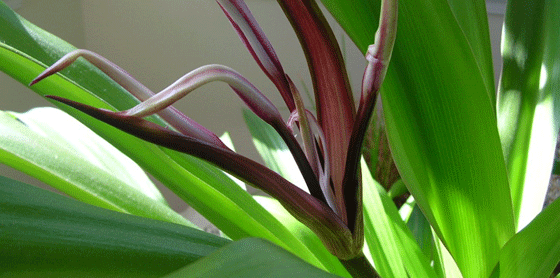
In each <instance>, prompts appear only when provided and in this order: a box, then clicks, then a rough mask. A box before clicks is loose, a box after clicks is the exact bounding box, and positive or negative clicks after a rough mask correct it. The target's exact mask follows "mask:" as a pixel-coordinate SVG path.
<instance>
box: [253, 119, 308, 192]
mask: <svg viewBox="0 0 560 278" xmlns="http://www.w3.org/2000/svg"><path fill="white" fill-rule="evenodd" d="M243 118H244V119H245V123H246V124H247V127H248V128H249V132H251V136H252V137H253V144H254V145H255V148H256V149H257V151H258V152H259V154H260V155H261V157H262V159H263V160H264V164H265V165H266V166H267V167H268V168H269V169H271V170H273V171H274V172H276V173H278V174H280V175H281V176H282V177H284V178H285V179H287V180H288V181H289V182H291V183H293V184H295V185H297V186H298V187H299V188H301V189H303V190H305V191H306V192H309V190H308V189H307V185H306V184H305V181H304V180H303V176H302V175H301V173H300V172H299V171H294V169H298V167H297V164H296V162H295V160H294V157H293V156H292V153H291V152H290V150H289V149H288V146H286V143H284V140H282V137H280V135H278V133H277V132H276V131H275V130H274V128H272V127H271V126H270V125H268V124H267V123H265V122H264V121H263V120H261V119H260V118H259V117H257V116H256V115H255V114H254V113H251V112H250V111H248V110H243Z"/></svg>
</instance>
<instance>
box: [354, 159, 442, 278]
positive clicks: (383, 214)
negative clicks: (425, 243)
mask: <svg viewBox="0 0 560 278" xmlns="http://www.w3.org/2000/svg"><path fill="white" fill-rule="evenodd" d="M362 171H363V173H362V179H363V181H362V184H363V190H364V191H363V194H364V195H363V196H364V203H363V204H364V230H365V231H364V232H365V241H366V244H367V246H368V249H369V251H370V252H371V257H372V259H373V262H374V264H375V269H376V270H377V271H378V272H379V274H380V275H381V276H382V277H397V278H398V277H407V275H410V277H438V276H437V275H436V273H435V271H434V270H433V269H432V268H431V267H430V262H429V260H428V257H426V256H425V255H424V254H423V253H422V250H421V249H420V247H419V246H418V243H416V241H415V239H414V237H413V235H412V233H411V232H410V230H409V229H408V227H407V226H406V224H405V223H404V221H403V220H402V219H401V216H400V214H399V212H398V211H397V207H396V206H395V204H394V203H393V200H392V199H391V198H390V197H389V196H388V195H387V192H385V189H383V188H382V187H381V185H379V184H378V183H377V182H376V181H375V180H374V179H373V178H372V176H371V174H370V173H369V171H368V170H367V167H366V165H365V161H364V160H362Z"/></svg>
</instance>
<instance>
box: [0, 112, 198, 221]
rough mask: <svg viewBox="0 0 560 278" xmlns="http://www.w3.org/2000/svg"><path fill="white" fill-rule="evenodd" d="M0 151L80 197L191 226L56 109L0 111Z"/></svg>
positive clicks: (138, 174) (114, 153)
mask: <svg viewBox="0 0 560 278" xmlns="http://www.w3.org/2000/svg"><path fill="white" fill-rule="evenodd" d="M0 154H1V155H0V162H2V163H4V164H6V165H10V166H12V167H14V168H17V169H19V170H20V171H23V172H25V173H28V174H29V175H31V176H33V177H36V178H38V179H40V180H41V181H43V182H45V183H47V184H49V185H51V186H53V187H55V188H57V189H59V190H60V191H63V192H65V193H66V194H68V195H70V196H72V197H74V198H76V199H77V200H80V201H82V202H86V203H89V204H92V205H97V206H99V207H103V208H108V209H112V210H115V211H119V212H125V213H130V214H135V215H138V216H144V217H148V218H153V219H157V220H164V221H169V222H174V223H178V224H183V225H190V226H193V225H192V224H191V223H189V222H188V221H186V220H185V219H184V218H183V217H182V216H180V215H179V214H177V213H176V212H174V211H173V210H172V209H171V208H169V206H168V205H167V203H166V202H165V200H164V199H163V196H162V195H161V193H160V192H159V191H158V190H157V188H156V187H155V185H153V184H152V182H151V181H150V179H149V178H148V177H147V176H146V174H145V173H144V172H143V171H142V170H141V169H140V167H138V165H136V163H134V162H133V161H131V160H130V159H129V158H128V157H126V156H125V155H123V154H122V153H121V152H119V151H118V150H117V149H115V148H114V147H112V146H111V145H110V144H109V143H107V142H106V141H105V140H103V139H101V138H100V137H99V136H97V135H96V134H95V133H93V132H92V131H91V130H89V129H88V128H87V127H85V126H84V125H82V124H81V123H80V122H78V121H76V120H75V119H74V118H72V117H70V116H69V115H67V114H65V113H64V112H61V111H60V110H58V109H54V108H36V109H34V110H31V111H29V112H27V113H24V114H18V113H7V112H0ZM122 196H127V197H126V198H123V197H122ZM193 227H194V226H193Z"/></svg>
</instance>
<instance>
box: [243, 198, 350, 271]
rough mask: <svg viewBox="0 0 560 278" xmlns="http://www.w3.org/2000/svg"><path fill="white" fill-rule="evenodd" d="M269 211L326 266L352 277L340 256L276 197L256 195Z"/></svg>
mask: <svg viewBox="0 0 560 278" xmlns="http://www.w3.org/2000/svg"><path fill="white" fill-rule="evenodd" d="M254 198H255V200H257V202H259V204H261V205H262V206H263V207H264V208H265V209H266V210H267V211H268V212H270V213H271V214H272V215H274V217H276V219H278V220H280V221H281V222H282V223H283V224H284V226H286V228H288V229H289V230H290V231H291V232H292V233H293V234H294V235H295V236H296V237H297V238H298V239H299V240H301V242H303V244H305V246H307V247H308V248H309V250H312V251H313V254H315V256H316V257H317V258H318V259H319V261H321V263H322V264H323V265H324V266H325V268H326V269H327V270H328V271H329V272H331V273H334V274H337V275H340V276H343V277H350V274H349V273H348V271H347V270H346V269H345V268H344V266H343V265H342V264H341V263H340V261H339V260H338V258H336V257H335V256H333V255H332V254H331V253H330V252H329V251H328V250H327V248H326V247H325V246H324V245H323V243H322V242H321V240H320V239H319V238H318V237H317V235H315V234H314V233H313V231H311V230H310V229H309V228H308V227H307V226H305V225H303V224H302V223H301V222H299V221H298V220H297V219H295V218H294V217H293V216H292V215H291V214H290V213H289V212H288V211H287V210H286V209H284V207H282V205H281V204H280V202H278V201H277V200H275V199H272V198H270V197H264V196H254Z"/></svg>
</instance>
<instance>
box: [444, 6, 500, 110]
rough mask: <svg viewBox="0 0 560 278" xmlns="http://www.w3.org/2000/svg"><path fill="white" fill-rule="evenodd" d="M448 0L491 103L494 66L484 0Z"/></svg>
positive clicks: (493, 90) (493, 98) (493, 91)
mask: <svg viewBox="0 0 560 278" xmlns="http://www.w3.org/2000/svg"><path fill="white" fill-rule="evenodd" d="M448 2H449V6H450V7H451V10H452V11H453V14H454V15H455V18H456V19H457V23H458V24H459V26H460V28H461V30H462V31H463V33H464V34H465V37H466V38H467V41H468V43H469V45H470V47H471V50H472V52H473V54H474V58H475V59H476V62H477V64H478V67H479V70H480V73H481V75H482V78H483V79H484V84H485V85H486V91H487V92H488V96H490V100H491V101H492V103H495V102H496V93H495V89H494V88H495V87H494V68H493V63H492V48H491V45H490V30H489V27H488V13H487V12H486V1H483V0H476V1H463V0H449V1H448Z"/></svg>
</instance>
